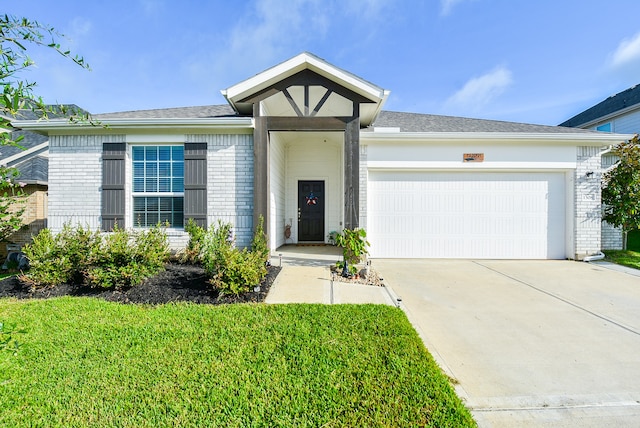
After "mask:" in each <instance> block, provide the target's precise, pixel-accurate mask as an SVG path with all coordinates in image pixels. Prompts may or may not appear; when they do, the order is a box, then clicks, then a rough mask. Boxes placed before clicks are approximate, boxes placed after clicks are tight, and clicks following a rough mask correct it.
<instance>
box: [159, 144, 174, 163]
mask: <svg viewBox="0 0 640 428" xmlns="http://www.w3.org/2000/svg"><path fill="white" fill-rule="evenodd" d="M158 159H160V160H171V147H169V146H160V147H158Z"/></svg>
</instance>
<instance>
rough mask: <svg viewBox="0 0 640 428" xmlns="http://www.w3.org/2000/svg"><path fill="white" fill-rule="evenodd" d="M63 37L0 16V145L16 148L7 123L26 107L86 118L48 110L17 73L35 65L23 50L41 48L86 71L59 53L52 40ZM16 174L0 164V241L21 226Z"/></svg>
mask: <svg viewBox="0 0 640 428" xmlns="http://www.w3.org/2000/svg"><path fill="white" fill-rule="evenodd" d="M62 37H64V36H63V35H62V34H61V33H59V32H58V31H56V29H55V28H52V27H48V26H45V25H43V24H41V23H39V22H37V21H31V20H29V19H27V18H16V17H14V16H10V15H0V85H1V86H2V92H3V93H2V96H0V146H3V145H13V146H18V147H19V144H20V140H21V138H17V139H15V140H14V139H13V137H12V134H11V132H12V131H13V130H14V129H13V127H12V126H11V121H12V120H13V119H14V118H15V117H16V116H17V115H18V114H19V112H20V110H21V109H24V108H29V109H31V110H33V111H36V112H38V113H39V114H40V115H41V116H42V117H45V118H46V117H47V114H48V113H56V114H62V115H64V116H68V117H69V118H70V119H71V120H72V121H82V120H86V119H87V115H86V114H85V113H79V112H77V111H70V110H69V109H68V108H66V107H64V106H56V107H51V106H47V105H45V104H44V102H43V101H42V99H41V98H39V97H36V96H35V95H34V94H33V89H34V88H35V86H36V83H35V82H28V81H26V80H22V79H20V78H19V76H18V75H19V74H20V72H22V71H24V70H25V69H28V68H29V67H32V66H33V65H35V62H34V61H33V60H32V59H31V58H30V57H29V56H28V55H27V47H35V46H44V47H47V48H51V49H53V50H55V51H57V52H58V53H59V54H60V55H62V56H63V57H65V58H69V59H71V60H72V61H73V62H75V63H76V64H78V65H79V66H81V67H83V68H86V69H89V66H88V64H87V63H86V62H85V61H84V59H83V58H81V57H78V56H72V55H71V53H70V52H69V51H66V50H63V49H62V48H61V47H60V45H59V44H58V43H57V41H56V39H59V38H62ZM17 176H18V174H17V171H16V169H15V168H10V167H8V166H7V165H0V241H2V240H4V239H6V238H7V236H9V235H10V234H11V233H13V232H14V231H16V230H18V229H19V228H20V227H21V226H22V221H21V216H22V211H23V210H22V209H20V205H19V202H20V199H21V198H23V196H24V195H23V193H22V191H21V190H20V188H21V187H22V186H21V185H20V184H19V183H18V182H16V179H17Z"/></svg>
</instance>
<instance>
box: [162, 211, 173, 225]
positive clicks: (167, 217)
mask: <svg viewBox="0 0 640 428" xmlns="http://www.w3.org/2000/svg"><path fill="white" fill-rule="evenodd" d="M160 223H162V224H165V223H169V224H170V225H173V214H171V212H168V213H160Z"/></svg>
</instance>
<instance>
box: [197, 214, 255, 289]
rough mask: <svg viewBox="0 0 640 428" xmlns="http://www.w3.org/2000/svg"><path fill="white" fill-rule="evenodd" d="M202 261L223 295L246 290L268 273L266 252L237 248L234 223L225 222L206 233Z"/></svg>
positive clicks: (208, 274) (213, 283) (214, 284)
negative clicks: (232, 236)
mask: <svg viewBox="0 0 640 428" xmlns="http://www.w3.org/2000/svg"><path fill="white" fill-rule="evenodd" d="M262 234H263V235H264V232H262ZM265 239H266V238H265ZM255 241H256V237H255V236H254V242H255ZM257 241H258V242H259V241H260V238H258V239H257ZM257 245H258V246H260V245H261V244H260V243H258V244H257ZM265 245H266V244H265ZM202 263H203V266H204V269H205V272H206V273H207V276H208V277H209V278H210V279H209V282H210V283H211V285H213V287H214V288H216V289H218V291H220V293H221V294H236V295H237V294H240V293H246V292H248V291H250V290H251V289H252V288H253V287H254V286H256V285H259V284H260V282H261V281H262V279H263V278H264V277H265V276H266V275H267V268H266V266H265V260H264V253H263V252H258V251H248V250H247V249H242V250H240V249H238V248H235V246H234V242H233V239H232V238H231V224H229V223H223V222H221V221H219V222H218V226H217V227H210V228H209V230H207V232H206V234H205V236H204V239H203V246H202Z"/></svg>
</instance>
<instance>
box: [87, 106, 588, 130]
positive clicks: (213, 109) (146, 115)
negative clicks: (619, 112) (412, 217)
mask: <svg viewBox="0 0 640 428" xmlns="http://www.w3.org/2000/svg"><path fill="white" fill-rule="evenodd" d="M93 117H94V118H95V119H97V120H108V119H172V118H180V119H199V118H216V117H238V114H237V113H236V112H234V110H233V109H232V108H231V107H230V106H229V105H227V104H222V105H210V106H198V107H178V108H167V109H155V110H137V111H125V112H116V113H105V114H97V115H94V116H93ZM372 126H373V127H392V128H400V130H401V131H402V132H515V133H517V132H522V133H576V132H578V133H580V132H585V133H589V132H594V131H587V130H580V129H576V128H563V127H559V126H547V125H532V124H527V123H516V122H504V121H498V120H485V119H470V118H466V117H454V116H439V115H433V114H421V113H404V112H397V111H382V112H380V115H379V116H378V118H377V119H376V121H375V123H374V124H373V125H372ZM365 131H366V130H365Z"/></svg>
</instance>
